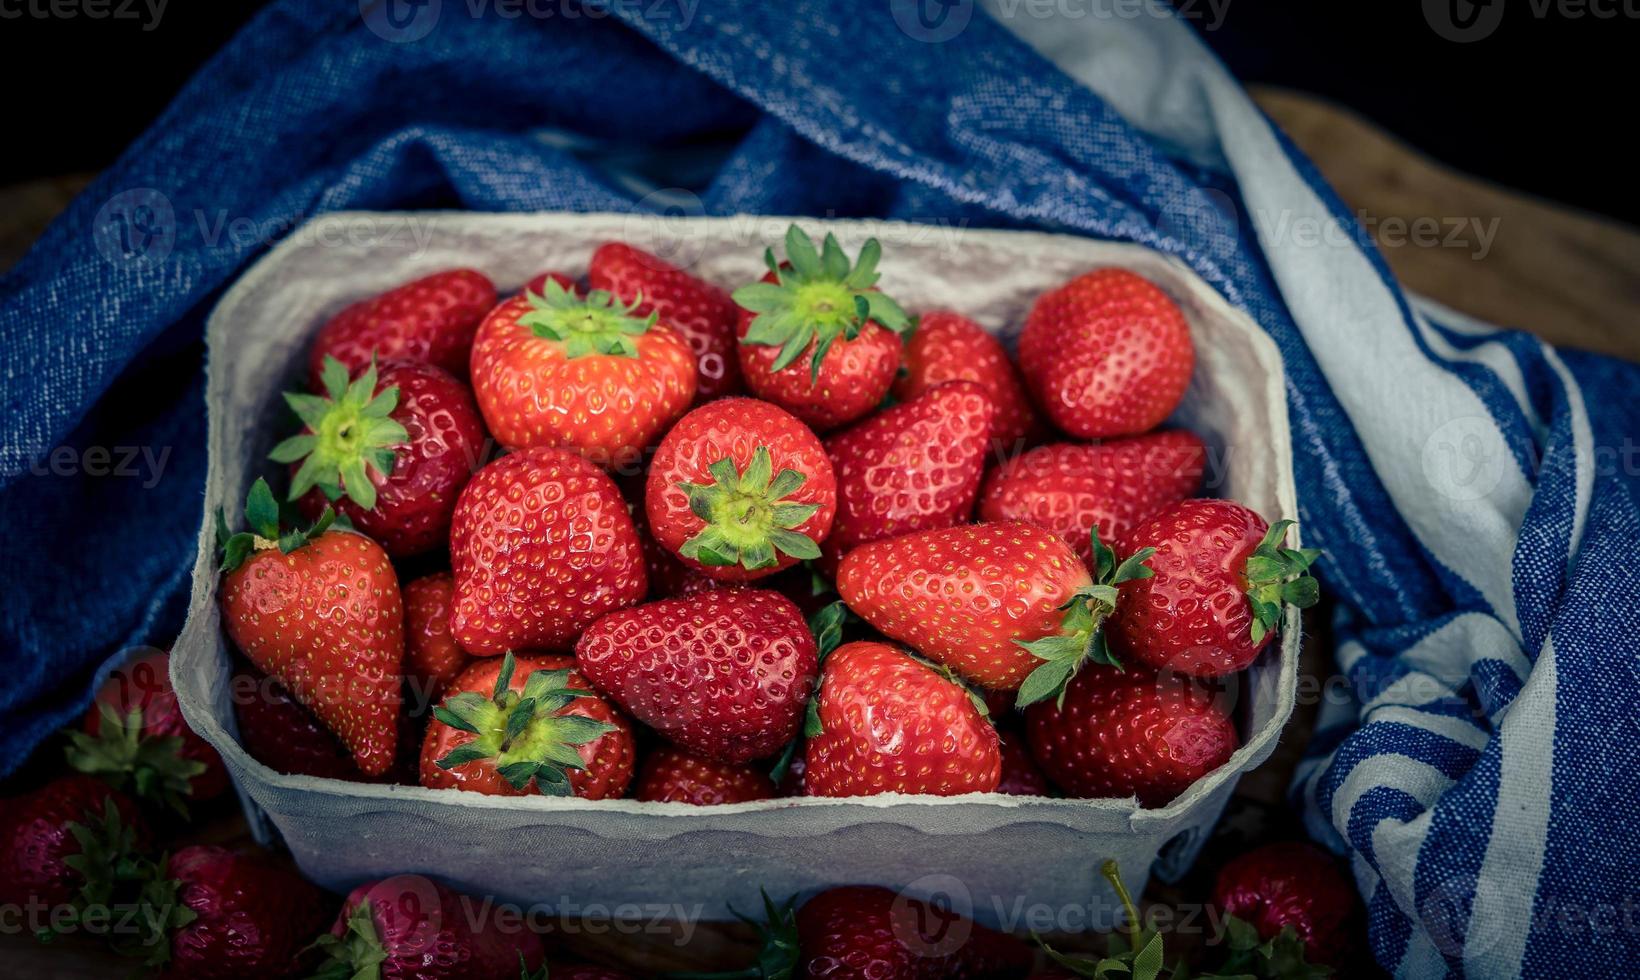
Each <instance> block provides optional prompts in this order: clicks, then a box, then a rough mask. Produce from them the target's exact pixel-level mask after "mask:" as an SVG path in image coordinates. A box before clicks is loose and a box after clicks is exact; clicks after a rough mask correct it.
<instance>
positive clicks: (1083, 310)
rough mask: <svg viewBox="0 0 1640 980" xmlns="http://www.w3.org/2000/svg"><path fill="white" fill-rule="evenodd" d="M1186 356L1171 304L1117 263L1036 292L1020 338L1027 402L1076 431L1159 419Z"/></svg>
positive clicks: (1171, 401) (1191, 362)
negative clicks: (1029, 394)
mask: <svg viewBox="0 0 1640 980" xmlns="http://www.w3.org/2000/svg"><path fill="white" fill-rule="evenodd" d="M1195 362H1196V351H1195V348H1194V347H1192V346H1191V342H1190V326H1189V325H1188V324H1187V323H1185V319H1184V313H1182V312H1181V311H1180V310H1179V307H1178V304H1176V303H1174V302H1173V301H1172V300H1171V299H1169V298H1168V297H1167V294H1166V293H1164V292H1162V291H1161V290H1160V289H1158V288H1157V287H1156V286H1155V285H1154V284H1152V283H1150V282H1149V281H1147V280H1145V279H1143V278H1141V277H1139V276H1136V275H1134V274H1133V273H1131V272H1128V271H1127V270H1125V269H1096V270H1094V271H1093V272H1089V273H1086V274H1084V275H1080V276H1077V277H1076V278H1075V279H1072V280H1071V281H1070V282H1068V283H1066V284H1065V285H1063V286H1060V287H1059V288H1058V289H1055V290H1053V291H1051V292H1048V293H1044V294H1043V295H1042V296H1041V297H1039V298H1038V299H1037V301H1036V304H1035V305H1034V306H1032V307H1031V312H1030V314H1029V315H1028V316H1027V317H1026V318H1025V329H1024V331H1023V332H1022V333H1021V334H1020V337H1019V365H1020V367H1021V368H1022V369H1023V370H1024V372H1025V379H1026V381H1027V382H1028V383H1029V384H1030V386H1031V391H1032V393H1033V394H1035V395H1036V403H1037V404H1038V405H1039V406H1041V408H1042V411H1043V412H1045V413H1046V414H1047V416H1048V418H1049V419H1051V420H1052V421H1053V423H1054V424H1055V425H1057V426H1059V427H1060V428H1061V429H1064V430H1065V431H1066V432H1068V433H1070V434H1071V435H1073V436H1076V437H1077V438H1079V439H1102V438H1105V437H1107V436H1123V435H1133V434H1135V433H1139V432H1146V431H1148V430H1150V429H1154V428H1156V426H1158V425H1161V424H1162V421H1163V420H1164V419H1166V418H1167V417H1168V415H1170V414H1172V412H1173V409H1175V408H1177V407H1178V404H1179V399H1181V398H1183V397H1184V391H1185V388H1186V387H1187V386H1189V384H1190V372H1191V371H1192V369H1193V368H1194V367H1195Z"/></svg>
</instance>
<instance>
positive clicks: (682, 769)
mask: <svg viewBox="0 0 1640 980" xmlns="http://www.w3.org/2000/svg"><path fill="white" fill-rule="evenodd" d="M633 796H635V797H637V798H638V799H640V800H646V801H648V802H651V803H690V804H693V805H695V806H718V805H719V804H723V803H748V802H750V801H752V800H767V799H769V798H771V797H773V796H774V783H772V782H770V781H769V777H768V775H767V774H765V773H763V772H761V771H759V770H757V769H754V768H752V767H751V766H748V765H744V764H734V763H728V762H717V761H715V760H712V759H708V758H706V757H705V756H699V755H695V754H694V753H692V752H686V751H684V750H683V749H680V748H676V747H674V746H671V745H662V746H659V747H657V748H656V749H655V750H654V751H653V752H650V753H649V757H648V758H646V759H644V763H643V768H642V769H641V770H640V771H639V773H638V786H637V789H636V791H635V792H634V793H633Z"/></svg>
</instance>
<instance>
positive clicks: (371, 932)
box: [314, 875, 545, 980]
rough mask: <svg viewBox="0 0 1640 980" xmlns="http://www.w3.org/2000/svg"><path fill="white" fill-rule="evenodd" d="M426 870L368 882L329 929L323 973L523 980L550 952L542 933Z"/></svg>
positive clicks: (342, 977) (324, 977) (343, 979)
mask: <svg viewBox="0 0 1640 980" xmlns="http://www.w3.org/2000/svg"><path fill="white" fill-rule="evenodd" d="M490 913H491V909H490V907H489V905H488V904H487V900H480V899H476V898H472V897H470V896H467V895H462V894H458V893H457V892H455V891H452V890H451V889H449V888H447V887H445V886H444V885H442V884H439V883H438V882H436V881H432V880H430V879H427V878H423V877H422V876H420V875H395V876H394V877H392V878H384V879H382V880H381V881H377V882H373V883H371V884H366V885H360V886H359V887H357V888H355V889H353V891H352V892H350V893H349V894H348V896H347V901H346V902H345V903H344V904H343V906H342V910H341V912H340V913H339V914H338V915H337V916H336V922H335V924H334V925H332V926H331V927H330V932H329V933H328V934H327V935H324V936H320V937H319V939H318V941H317V942H315V943H314V947H315V948H316V949H318V950H319V951H320V953H321V955H322V956H323V957H324V959H323V962H322V963H321V964H320V966H319V969H318V970H317V971H316V972H315V973H314V977H315V978H316V980H347V978H349V977H372V978H378V980H445V978H450V980H456V978H460V980H518V977H519V973H520V971H521V970H522V971H529V970H534V969H537V968H539V967H540V966H541V965H542V961H543V960H544V958H545V954H544V953H543V951H542V948H541V937H540V936H537V935H536V934H535V933H533V932H531V931H530V930H528V929H526V928H523V927H522V925H520V924H514V923H506V922H503V921H502V920H500V919H498V917H497V916H495V915H493V914H490Z"/></svg>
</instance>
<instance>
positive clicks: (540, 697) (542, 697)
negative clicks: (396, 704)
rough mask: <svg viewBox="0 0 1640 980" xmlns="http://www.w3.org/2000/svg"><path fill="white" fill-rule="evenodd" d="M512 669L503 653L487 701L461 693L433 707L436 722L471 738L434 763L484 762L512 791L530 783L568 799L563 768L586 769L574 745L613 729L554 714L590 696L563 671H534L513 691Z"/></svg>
mask: <svg viewBox="0 0 1640 980" xmlns="http://www.w3.org/2000/svg"><path fill="white" fill-rule="evenodd" d="M516 667H517V661H516V660H515V659H514V657H513V655H512V653H511V651H509V652H507V653H506V654H504V655H503V658H502V661H501V672H500V673H499V674H498V675H497V676H496V679H495V688H494V690H493V691H492V692H491V693H490V696H489V697H487V698H486V697H485V696H484V695H482V694H480V693H478V692H477V691H463V692H461V693H459V694H454V695H451V696H450V697H448V698H445V699H444V703H443V704H441V705H439V706H438V707H437V708H434V709H433V716H434V717H435V718H437V719H438V720H439V721H442V722H444V723H445V724H446V725H449V726H450V727H451V728H454V729H457V730H459V731H463V732H468V733H470V734H471V735H473V736H474V737H473V739H472V740H471V741H469V742H466V743H465V744H462V745H459V746H457V747H456V748H454V749H452V750H451V751H450V754H449V755H446V756H445V757H444V758H442V759H439V760H438V761H437V762H436V763H434V764H435V765H437V766H438V767H439V768H440V769H454V768H455V767H457V766H463V765H466V764H467V763H469V762H477V761H479V760H481V759H482V760H489V761H490V762H491V763H492V764H493V765H494V766H495V769H496V772H498V773H499V774H500V775H501V778H503V779H505V780H506V781H507V782H508V783H509V784H510V785H511V786H512V787H513V788H514V789H523V788H525V787H526V786H528V785H529V784H530V780H532V779H533V780H535V787H536V789H537V790H538V791H539V792H541V793H542V794H543V795H546V796H571V795H573V792H572V790H571V788H570V784H569V770H571V769H585V768H586V763H585V762H584V761H583V760H582V759H581V753H580V752H579V751H578V747H579V746H582V745H586V744H587V743H589V742H592V741H594V740H596V739H597V738H598V737H599V736H601V735H603V734H604V733H606V732H612V731H615V726H614V725H611V724H608V723H606V722H602V721H598V720H596V719H594V718H585V717H582V716H580V715H565V714H560V713H559V712H561V711H562V710H563V709H564V708H567V707H569V705H570V704H571V703H572V702H574V701H575V699H576V698H587V697H596V695H595V694H594V693H593V692H592V691H589V690H586V689H584V688H577V687H570V686H569V674H570V672H569V670H568V669H564V670H537V671H535V672H533V673H531V674H530V676H529V678H528V679H527V680H526V681H525V682H524V690H523V691H522V692H519V691H514V690H513V689H512V677H513V671H514V670H515V669H516Z"/></svg>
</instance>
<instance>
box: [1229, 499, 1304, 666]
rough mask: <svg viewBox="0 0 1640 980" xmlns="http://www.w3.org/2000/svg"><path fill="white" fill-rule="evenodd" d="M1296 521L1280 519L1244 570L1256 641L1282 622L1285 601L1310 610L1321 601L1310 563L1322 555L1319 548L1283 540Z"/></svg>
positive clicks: (1250, 557)
mask: <svg viewBox="0 0 1640 980" xmlns="http://www.w3.org/2000/svg"><path fill="white" fill-rule="evenodd" d="M1295 523H1296V522H1294V521H1276V522H1275V523H1274V524H1272V525H1270V530H1269V531H1268V532H1266V533H1265V535H1264V538H1263V540H1261V541H1260V542H1259V544H1258V547H1257V548H1255V549H1253V553H1252V554H1251V555H1250V556H1248V558H1247V564H1246V566H1245V570H1244V572H1243V575H1244V577H1245V578H1246V580H1247V601H1248V603H1250V604H1251V605H1252V607H1253V625H1252V631H1253V642H1254V643H1255V644H1256V643H1262V642H1263V641H1264V638H1265V637H1266V636H1268V635H1269V634H1270V633H1273V632H1274V631H1275V630H1276V629H1277V628H1278V627H1279V626H1280V625H1281V611H1282V606H1283V604H1285V603H1291V604H1292V605H1294V606H1297V607H1298V608H1299V609H1308V608H1310V607H1311V606H1313V605H1315V604H1316V603H1317V602H1319V601H1320V600H1321V589H1320V586H1319V584H1318V583H1317V582H1316V580H1315V578H1314V577H1313V576H1311V575H1310V566H1311V565H1314V564H1315V561H1316V559H1318V558H1320V557H1321V550H1320V549H1318V548H1285V547H1282V541H1283V540H1284V539H1285V538H1286V537H1287V529H1288V528H1290V527H1293V526H1295Z"/></svg>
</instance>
